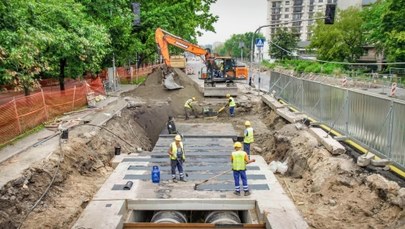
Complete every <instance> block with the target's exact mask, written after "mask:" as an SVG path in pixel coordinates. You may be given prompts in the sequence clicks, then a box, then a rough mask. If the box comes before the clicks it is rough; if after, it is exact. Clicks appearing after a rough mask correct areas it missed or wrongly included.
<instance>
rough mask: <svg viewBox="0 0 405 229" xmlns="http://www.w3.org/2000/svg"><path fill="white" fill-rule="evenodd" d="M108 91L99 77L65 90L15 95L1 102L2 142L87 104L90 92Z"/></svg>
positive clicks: (0, 134) (0, 139) (0, 132)
mask: <svg viewBox="0 0 405 229" xmlns="http://www.w3.org/2000/svg"><path fill="white" fill-rule="evenodd" d="M90 91H93V92H95V93H96V94H105V92H104V87H103V84H102V83H101V80H100V78H99V77H98V78H97V79H95V80H91V82H90V83H89V84H87V83H85V82H84V83H80V84H77V85H74V86H73V87H71V88H68V89H66V90H64V91H54V90H50V91H48V90H41V91H40V92H36V93H33V94H31V95H29V96H23V97H14V98H13V100H12V101H9V102H7V103H5V104H2V105H0V144H1V143H5V142H7V141H9V140H11V139H13V138H14V137H16V136H18V135H19V134H22V133H24V132H25V131H27V130H29V129H31V128H33V127H35V126H37V125H39V124H41V123H43V122H44V121H46V120H49V119H52V118H54V117H56V116H58V115H61V114H63V113H65V112H68V111H72V110H75V109H78V108H80V107H83V106H84V105H86V104H87V97H86V95H87V93H88V92H90Z"/></svg>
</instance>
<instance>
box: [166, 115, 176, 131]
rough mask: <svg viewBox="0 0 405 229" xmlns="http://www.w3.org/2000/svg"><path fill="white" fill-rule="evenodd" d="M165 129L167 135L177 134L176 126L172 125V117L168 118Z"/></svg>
mask: <svg viewBox="0 0 405 229" xmlns="http://www.w3.org/2000/svg"><path fill="white" fill-rule="evenodd" d="M166 127H167V131H168V132H169V134H177V129H176V124H175V123H174V119H173V117H172V116H169V120H168V121H167V123H166Z"/></svg>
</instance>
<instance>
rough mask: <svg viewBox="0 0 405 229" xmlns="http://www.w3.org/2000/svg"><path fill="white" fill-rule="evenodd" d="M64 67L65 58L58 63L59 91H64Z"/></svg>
mask: <svg viewBox="0 0 405 229" xmlns="http://www.w3.org/2000/svg"><path fill="white" fill-rule="evenodd" d="M65 67H66V58H63V59H61V60H60V62H59V70H60V72H59V86H60V90H61V91H64V90H65Z"/></svg>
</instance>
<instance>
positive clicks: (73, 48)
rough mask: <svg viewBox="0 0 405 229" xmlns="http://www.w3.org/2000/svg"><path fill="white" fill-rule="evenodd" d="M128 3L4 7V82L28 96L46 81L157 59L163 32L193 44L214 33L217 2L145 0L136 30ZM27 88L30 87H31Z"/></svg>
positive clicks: (0, 44)
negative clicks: (137, 59)
mask: <svg viewBox="0 0 405 229" xmlns="http://www.w3.org/2000/svg"><path fill="white" fill-rule="evenodd" d="M131 2H132V1H129V0H114V1H111V0H98V1H93V0H81V1H75V0H64V1H60V0H46V1H37V0H12V1H1V2H0V83H10V82H14V81H15V82H19V83H20V85H22V86H23V87H24V89H25V90H26V89H27V91H28V89H29V87H32V85H35V82H36V79H37V78H38V77H42V76H51V77H59V79H60V81H61V82H63V78H64V76H65V75H66V76H69V77H77V76H81V75H83V73H85V72H97V71H99V70H100V69H101V68H104V67H110V66H111V65H112V59H113V56H114V57H115V60H116V66H122V65H126V64H128V63H134V62H135V56H136V55H135V54H136V53H138V56H139V57H140V59H141V61H140V62H139V64H140V63H141V62H142V61H145V60H154V59H155V58H157V52H156V44H155V41H154V33H155V30H156V28H157V27H162V28H163V29H166V30H168V31H170V32H172V33H174V34H177V35H179V36H181V37H183V38H185V39H188V40H190V41H192V42H195V41H196V37H197V35H200V34H201V32H199V30H209V31H214V28H213V26H212V25H213V23H214V22H215V21H217V19H218V17H217V16H214V15H212V14H211V13H210V12H209V10H210V5H211V4H212V3H214V2H216V0H183V1H180V0H174V1H161V0H159V1H158V0H140V1H138V2H140V4H141V25H140V26H134V25H133V19H134V15H133V13H132V9H131ZM27 87H28V88H27Z"/></svg>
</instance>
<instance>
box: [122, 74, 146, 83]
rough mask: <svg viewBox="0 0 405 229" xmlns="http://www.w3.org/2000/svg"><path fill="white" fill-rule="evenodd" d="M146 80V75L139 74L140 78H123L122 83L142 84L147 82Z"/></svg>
mask: <svg viewBox="0 0 405 229" xmlns="http://www.w3.org/2000/svg"><path fill="white" fill-rule="evenodd" d="M145 80H146V76H138V79H133V80H132V81H131V80H121V82H120V83H122V84H136V85H139V84H142V83H143V82H145Z"/></svg>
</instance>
